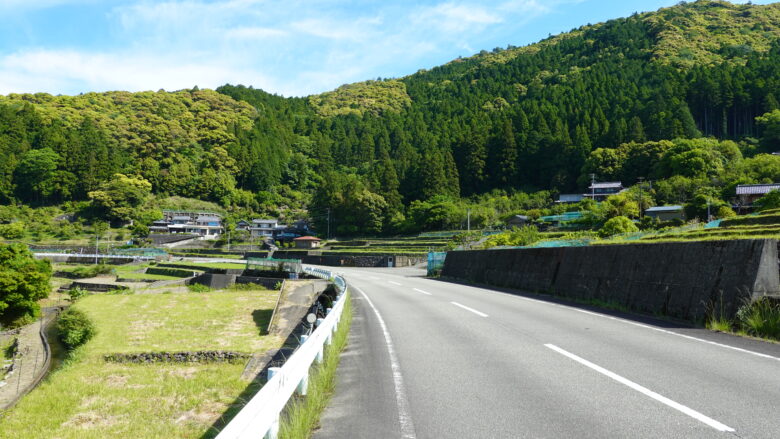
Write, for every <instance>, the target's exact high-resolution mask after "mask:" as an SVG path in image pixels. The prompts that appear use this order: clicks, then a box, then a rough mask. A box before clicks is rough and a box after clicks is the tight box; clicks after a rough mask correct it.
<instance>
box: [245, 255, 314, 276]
mask: <svg viewBox="0 0 780 439" xmlns="http://www.w3.org/2000/svg"><path fill="white" fill-rule="evenodd" d="M246 269H247V270H268V271H286V272H288V273H302V272H303V267H302V266H301V260H300V259H273V258H248V259H247V260H246Z"/></svg>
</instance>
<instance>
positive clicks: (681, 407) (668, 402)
mask: <svg viewBox="0 0 780 439" xmlns="http://www.w3.org/2000/svg"><path fill="white" fill-rule="evenodd" d="M545 346H546V347H547V348H549V349H552V350H554V351H555V352H558V353H559V354H561V355H564V356H566V357H569V358H570V359H572V360H574V361H576V362H578V363H580V364H582V365H584V366H587V367H589V368H591V369H593V370H595V371H596V372H598V373H600V374H602V375H606V376H607V377H609V378H612V379H613V380H615V381H617V382H619V383H621V384H623V385H625V386H628V387H630V388H632V389H634V390H636V391H637V392H639V393H642V394H644V395H645V396H649V397H650V398H653V399H655V400H656V401H658V402H660V403H662V404H665V405H667V406H669V407H671V408H673V409H675V410H678V411H680V412H682V413H685V414H686V415H688V416H690V417H692V418H694V419H696V420H697V421H700V422H703V423H705V424H707V425H709V426H710V427H712V428H714V429H716V430H718V431H724V432H733V431H734V429H733V428H731V427H729V426H727V425H724V424H721V423H720V422H718V421H716V420H714V419H712V418H709V417H707V416H705V415H703V414H701V413H699V412H697V411H696V410H693V409H692V408H690V407H687V406H684V405H682V404H680V403H678V402H675V401H672V400H671V399H669V398H667V397H665V396H662V395H659V394H657V393H655V392H653V391H652V390H650V389H647V388H645V387H642V386H640V385H639V384H637V383H635V382H633V381H631V380H629V379H627V378H623V377H622V376H620V375H618V374H616V373H614V372H611V371H609V370H607V369H604V368H603V367H601V366H599V365H597V364H593V363H591V362H590V361H588V360H586V359H584V358H581V357H578V356H576V355H574V354H572V353H571V352H567V351H565V350H563V349H561V348H559V347H558V346H555V345H553V344H549V343H548V344H545Z"/></svg>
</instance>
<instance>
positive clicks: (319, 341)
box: [217, 267, 347, 439]
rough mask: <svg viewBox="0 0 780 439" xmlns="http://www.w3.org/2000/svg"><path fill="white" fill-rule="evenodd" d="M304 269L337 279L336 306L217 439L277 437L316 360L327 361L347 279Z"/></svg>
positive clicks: (270, 373) (306, 269)
mask: <svg viewBox="0 0 780 439" xmlns="http://www.w3.org/2000/svg"><path fill="white" fill-rule="evenodd" d="M303 271H304V272H306V273H308V274H310V275H313V276H317V277H319V278H322V279H327V280H329V281H331V282H333V284H334V285H335V286H336V292H337V299H336V301H335V302H334V303H333V308H332V309H329V310H328V314H327V316H326V317H325V318H324V319H317V322H316V327H317V329H315V330H314V332H313V333H312V334H311V335H310V336H308V337H307V336H303V337H301V345H300V346H299V347H298V349H296V350H295V352H294V353H293V355H292V356H291V357H290V358H289V359H288V360H287V362H286V363H284V366H282V367H271V368H269V369H268V382H266V383H265V385H264V386H263V388H262V389H260V391H258V392H257V394H255V396H254V397H252V399H250V400H249V402H248V403H247V404H246V405H245V406H244V408H243V409H241V411H240V412H238V414H236V416H235V417H234V418H233V419H232V420H231V421H230V422H229V423H228V424H227V425H226V426H225V428H223V429H222V431H221V432H220V433H219V435H217V439H243V438H258V437H264V438H266V439H275V438H276V437H277V435H278V433H279V415H280V414H281V413H282V410H284V407H285V405H287V402H288V401H289V400H290V397H292V395H293V393H296V392H297V393H298V394H300V395H306V391H307V388H308V385H309V369H310V367H311V365H312V363H314V362H315V361H316V362H317V363H321V362H322V361H323V354H324V352H325V346H328V345H330V343H331V341H332V340H333V333H334V332H336V329H337V328H338V324H339V322H340V321H341V313H342V311H343V309H344V303H345V302H346V297H347V295H346V293H347V283H346V281H344V278H342V277H341V276H337V275H335V274H334V273H333V272H331V271H328V270H323V269H320V268H312V267H304V269H303Z"/></svg>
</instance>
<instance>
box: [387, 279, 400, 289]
mask: <svg viewBox="0 0 780 439" xmlns="http://www.w3.org/2000/svg"><path fill="white" fill-rule="evenodd" d="M387 282H388V283H391V284H393V285H398V286H399V287H400V286H403V285H401V284H399V283H398V282H393V281H391V280H389V281H387Z"/></svg>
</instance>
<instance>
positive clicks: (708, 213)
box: [707, 197, 712, 222]
mask: <svg viewBox="0 0 780 439" xmlns="http://www.w3.org/2000/svg"><path fill="white" fill-rule="evenodd" d="M710 221H712V215H710V197H707V222H710Z"/></svg>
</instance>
